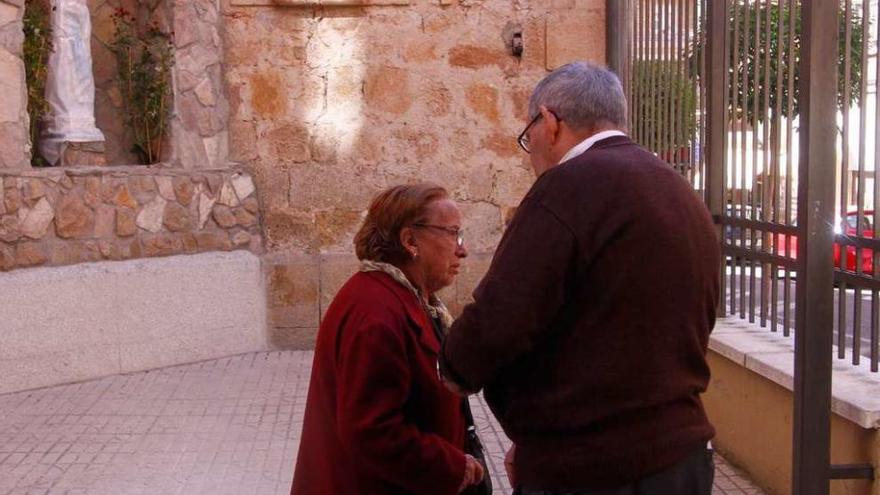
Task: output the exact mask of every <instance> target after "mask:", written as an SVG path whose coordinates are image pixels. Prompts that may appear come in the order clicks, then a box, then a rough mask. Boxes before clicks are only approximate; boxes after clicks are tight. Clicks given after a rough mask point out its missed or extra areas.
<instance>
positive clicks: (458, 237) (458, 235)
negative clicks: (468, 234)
mask: <svg viewBox="0 0 880 495" xmlns="http://www.w3.org/2000/svg"><path fill="white" fill-rule="evenodd" d="M413 227H419V228H423V229H437V230H442V231H443V232H446V233H447V234H449V235H451V236H455V246H456V247H457V248H459V249H461V248H463V247H464V234H463V233H462V232H461V229H460V228H458V227H446V226H443V225H432V224H429V223H414V224H413Z"/></svg>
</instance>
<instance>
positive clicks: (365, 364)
mask: <svg viewBox="0 0 880 495" xmlns="http://www.w3.org/2000/svg"><path fill="white" fill-rule="evenodd" d="M355 248H356V252H357V256H358V259H360V260H361V262H362V266H361V269H360V271H359V272H358V273H357V274H355V275H353V276H352V277H351V278H350V279H349V280H348V282H346V284H345V285H344V286H343V287H342V289H341V290H340V291H339V293H338V294H337V295H336V298H335V299H334V300H333V303H332V304H331V305H330V308H329V309H328V310H327V315H326V316H325V317H324V320H323V322H322V323H321V329H320V330H319V332H318V341H317V345H316V348H315V361H314V364H313V368H312V378H311V384H310V386H309V395H308V401H307V402H306V410H305V419H304V424H303V432H302V441H301V444H300V448H299V455H298V456H297V464H296V471H295V474H294V478H293V487H292V490H291V493H292V494H293V495H310V494H318V495H342V494H345V495H355V494H363V495H393V494H424V495H434V494H436V495H453V494H456V493H459V492H461V491H462V490H464V489H466V488H468V487H469V486H470V485H473V484H476V483H478V482H479V481H480V480H481V479H482V476H483V468H482V467H481V465H480V464H479V462H477V461H476V460H475V459H474V458H473V457H471V456H469V455H466V454H465V453H464V452H463V449H464V443H465V418H464V415H463V409H462V399H461V398H460V397H458V396H456V395H453V394H452V393H451V392H449V391H448V390H447V389H446V388H445V387H444V386H443V384H442V383H441V382H440V381H439V378H438V375H437V371H436V365H437V353H438V351H439V349H440V337H441V336H442V332H444V331H445V328H448V326H449V325H450V324H451V320H452V318H451V317H450V315H449V312H448V311H447V310H446V307H445V306H444V305H443V303H442V302H440V300H439V299H437V296H436V295H435V294H436V293H437V291H439V290H440V289H442V288H444V287H447V286H449V285H451V284H452V282H453V281H454V279H455V276H456V275H457V274H458V270H459V266H460V264H461V260H462V258H464V257H466V256H467V250H466V249H465V247H464V244H463V242H462V236H461V214H460V213H459V211H458V207H457V206H456V205H455V203H454V202H453V201H452V200H451V199H449V197H448V194H447V192H446V190H444V189H443V188H441V187H439V186H435V185H432V184H416V185H406V186H396V187H392V188H391V189H388V190H386V191H384V192H382V193H381V194H379V196H378V197H376V199H374V200H373V203H372V204H371V205H370V209H369V212H368V214H367V218H366V220H365V221H364V224H363V226H362V227H361V229H360V231H359V232H358V233H357V236H356V237H355Z"/></svg>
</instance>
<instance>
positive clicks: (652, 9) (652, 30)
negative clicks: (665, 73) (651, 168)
mask: <svg viewBox="0 0 880 495" xmlns="http://www.w3.org/2000/svg"><path fill="white" fill-rule="evenodd" d="M655 2H656V0H648V26H649V27H648V40H647V42H648V52H649V54H648V62H647V66H646V67H647V68H648V73H649V74H650V76H649V77H648V80H649V84H648V88H647V90H648V94H649V96H648V101H649V104H648V106H647V112H646V113H647V114H648V117H647V118H648V120H649V121H650V122H651V123H652V125H651V126H650V127H649V128H648V129H649V130H650V132H649V134H650V135H649V136H648V139H647V142H648V149H650V150H651V151H653V152H654V153H656V152H657V128H658V127H659V125H660V124H659V122H658V120H657V117H658V116H657V78H656V74H657V59H658V58H659V57H658V56H657V53H658V49H657V37H656V34H657V28H656V27H655V22H656V21H657V15H656V3H655Z"/></svg>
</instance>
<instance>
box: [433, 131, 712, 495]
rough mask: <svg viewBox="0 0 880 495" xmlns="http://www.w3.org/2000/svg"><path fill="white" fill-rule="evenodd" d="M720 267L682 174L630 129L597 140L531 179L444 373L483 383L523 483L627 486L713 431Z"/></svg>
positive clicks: (454, 338) (445, 356) (469, 385)
mask: <svg viewBox="0 0 880 495" xmlns="http://www.w3.org/2000/svg"><path fill="white" fill-rule="evenodd" d="M719 267H720V252H719V243H718V240H717V237H716V235H715V231H714V228H713V225H712V220H711V217H710V215H709V213H708V211H707V210H706V208H705V207H704V206H703V204H702V202H701V201H700V199H699V198H698V197H697V195H696V194H695V193H694V191H693V190H692V189H691V188H690V186H689V185H688V184H687V183H686V181H685V180H683V179H682V178H681V177H680V176H679V175H678V174H677V173H676V172H675V171H673V170H672V169H671V168H670V167H669V166H668V165H666V164H665V163H663V162H662V161H660V160H659V159H657V158H656V157H655V156H654V155H652V154H651V153H649V152H648V151H646V150H644V149H643V148H641V147H639V146H637V145H635V144H634V143H633V142H632V141H630V140H629V138H626V137H612V138H608V139H604V140H602V141H600V142H599V143H597V144H595V145H594V146H593V148H591V149H590V150H588V151H587V152H586V153H584V154H582V155H581V156H579V157H576V158H574V159H572V160H570V161H568V162H566V163H564V164H562V165H560V166H558V167H555V168H553V169H551V170H550V171H548V172H546V173H545V174H543V175H542V176H541V177H540V178H539V179H538V180H537V181H536V182H535V184H534V186H532V188H531V190H530V191H529V193H528V194H527V195H526V197H525V198H524V199H523V201H522V203H521V204H520V206H519V208H518V209H517V212H516V215H515V216H514V218H513V220H512V222H511V224H510V226H509V227H508V229H507V231H506V232H505V234H504V237H503V238H502V240H501V243H500V245H499V247H498V250H497V252H496V253H495V258H494V259H493V261H492V265H491V267H490V268H489V271H488V273H487V274H486V276H485V278H484V279H483V281H482V282H481V283H480V285H479V287H478V288H477V289H476V291H475V292H474V299H475V302H474V303H473V304H470V305H468V306H467V307H466V308H465V309H464V312H463V314H462V316H461V318H459V319H458V321H457V322H456V323H455V325H454V326H453V327H452V329H451V331H450V333H449V336H448V337H447V338H446V339H445V341H444V344H443V350H442V352H441V357H440V361H441V363H440V365H441V369H442V371H443V373H444V374H445V375H446V376H447V377H448V378H450V379H451V380H452V381H454V382H457V383H459V384H460V385H462V386H463V387H464V388H465V389H468V390H480V389H485V397H486V400H487V401H488V403H489V405H490V407H491V408H492V411H493V412H494V413H495V415H496V416H497V417H498V419H499V421H500V423H501V425H502V426H503V427H504V430H505V432H506V433H507V434H508V435H509V436H510V438H511V439H512V440H513V441H514V443H515V444H516V446H517V455H516V461H515V472H516V476H517V482H518V483H521V484H522V485H524V486H528V487H530V488H535V489H550V490H564V491H574V490H596V489H602V488H607V487H612V486H617V485H621V484H625V483H627V482H630V481H633V480H635V479H638V478H641V477H643V476H646V475H649V474H651V473H654V472H657V471H659V470H662V469H663V468H665V467H668V466H670V465H672V464H674V463H675V462H677V461H679V460H681V459H683V458H684V457H685V456H686V455H687V454H688V453H690V452H691V451H692V450H694V449H696V448H698V447H699V446H700V445H705V443H706V441H707V440H709V439H710V438H712V436H713V435H714V429H713V428H712V425H711V424H710V423H709V421H708V419H707V418H706V413H705V411H704V409H703V405H702V403H701V401H700V393H702V392H704V391H705V390H706V386H707V385H708V383H709V367H708V365H707V363H706V349H707V344H708V338H709V332H710V331H711V329H712V327H713V325H714V322H715V307H716V304H717V302H718V273H719Z"/></svg>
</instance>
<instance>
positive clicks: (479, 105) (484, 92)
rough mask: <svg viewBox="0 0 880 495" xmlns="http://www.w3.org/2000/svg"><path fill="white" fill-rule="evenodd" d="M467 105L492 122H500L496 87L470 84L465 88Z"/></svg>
mask: <svg viewBox="0 0 880 495" xmlns="http://www.w3.org/2000/svg"><path fill="white" fill-rule="evenodd" d="M467 102H468V106H469V107H470V108H471V110H473V111H474V112H476V113H477V114H479V115H482V116H483V117H485V118H486V119H488V120H489V122H490V123H492V124H498V123H500V114H499V111H498V89H497V88H495V87H494V86H492V85H489V84H482V83H478V84H472V85H471V86H470V87H468V89H467Z"/></svg>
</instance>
